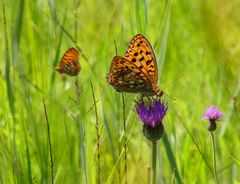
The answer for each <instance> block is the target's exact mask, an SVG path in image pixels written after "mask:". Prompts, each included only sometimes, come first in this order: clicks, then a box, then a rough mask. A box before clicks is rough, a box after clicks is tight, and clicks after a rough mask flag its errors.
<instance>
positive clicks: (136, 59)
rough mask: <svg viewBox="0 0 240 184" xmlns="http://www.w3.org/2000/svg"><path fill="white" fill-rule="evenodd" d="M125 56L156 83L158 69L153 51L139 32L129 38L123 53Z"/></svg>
mask: <svg viewBox="0 0 240 184" xmlns="http://www.w3.org/2000/svg"><path fill="white" fill-rule="evenodd" d="M124 57H125V58H127V59H128V60H129V61H131V62H132V63H134V64H135V65H137V66H138V67H139V68H140V69H141V70H142V71H143V72H144V73H145V74H146V75H147V76H148V78H149V80H150V81H151V83H152V84H154V85H156V84H157V80H158V69H157V62H156V58H155V54H154V51H153V49H152V46H151V45H150V43H149V41H148V40H147V39H146V38H145V37H144V36H143V35H141V34H137V35H136V36H134V37H133V39H132V40H131V42H130V44H129V46H128V49H127V51H126V53H125V56H124Z"/></svg>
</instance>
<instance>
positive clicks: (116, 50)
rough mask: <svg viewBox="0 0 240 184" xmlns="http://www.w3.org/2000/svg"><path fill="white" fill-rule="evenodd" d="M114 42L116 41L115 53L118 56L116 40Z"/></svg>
mask: <svg viewBox="0 0 240 184" xmlns="http://www.w3.org/2000/svg"><path fill="white" fill-rule="evenodd" d="M113 42H114V47H115V54H116V56H117V55H118V53H117V45H116V41H115V40H114V41H113Z"/></svg>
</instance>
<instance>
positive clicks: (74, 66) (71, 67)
mask: <svg viewBox="0 0 240 184" xmlns="http://www.w3.org/2000/svg"><path fill="white" fill-rule="evenodd" d="M55 70H56V71H58V72H59V73H65V74H68V75H70V76H76V75H77V74H78V73H79V71H80V64H79V62H78V50H77V49H75V48H70V49H68V50H67V51H66V52H65V54H64V55H63V57H62V59H61V61H60V64H59V66H58V67H56V68H55Z"/></svg>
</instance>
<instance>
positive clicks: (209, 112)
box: [203, 105, 223, 121]
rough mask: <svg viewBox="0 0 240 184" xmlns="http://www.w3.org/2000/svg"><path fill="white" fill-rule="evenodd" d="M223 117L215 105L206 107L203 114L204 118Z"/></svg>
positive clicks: (216, 118)
mask: <svg viewBox="0 0 240 184" xmlns="http://www.w3.org/2000/svg"><path fill="white" fill-rule="evenodd" d="M222 117H223V115H222V112H221V111H220V110H219V109H218V108H217V107H216V106H215V105H211V106H210V107H208V108H207V109H206V111H205V113H204V115H203V119H204V120H214V121H216V120H219V119H221V118H222Z"/></svg>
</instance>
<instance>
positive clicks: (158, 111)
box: [136, 99, 168, 128]
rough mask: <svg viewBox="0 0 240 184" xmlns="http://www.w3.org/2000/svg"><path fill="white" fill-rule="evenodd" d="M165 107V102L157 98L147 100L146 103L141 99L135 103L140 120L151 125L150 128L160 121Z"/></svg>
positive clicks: (166, 106)
mask: <svg viewBox="0 0 240 184" xmlns="http://www.w3.org/2000/svg"><path fill="white" fill-rule="evenodd" d="M167 109H168V105H167V103H164V102H163V101H161V100H159V99H156V100H150V101H148V103H146V102H144V101H143V100H141V101H140V102H138V103H137V105H136V111H137V113H138V115H139V117H140V119H141V121H142V122H143V123H144V124H146V125H149V126H151V127H152V128H154V127H156V126H157V125H158V124H160V123H162V120H163V118H164V116H165V115H166V112H167Z"/></svg>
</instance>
